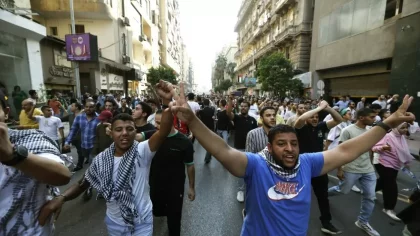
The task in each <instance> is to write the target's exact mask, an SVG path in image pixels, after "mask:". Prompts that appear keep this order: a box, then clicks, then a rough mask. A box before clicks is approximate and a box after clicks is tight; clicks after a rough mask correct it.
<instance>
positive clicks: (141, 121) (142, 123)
mask: <svg viewBox="0 0 420 236" xmlns="http://www.w3.org/2000/svg"><path fill="white" fill-rule="evenodd" d="M135 123H136V126H137V127H142V126H145V125H146V124H147V120H144V119H136V121H135Z"/></svg>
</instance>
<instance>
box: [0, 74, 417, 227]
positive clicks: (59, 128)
mask: <svg viewBox="0 0 420 236" xmlns="http://www.w3.org/2000/svg"><path fill="white" fill-rule="evenodd" d="M179 87H180V89H179V91H177V89H176V88H175V86H173V85H171V84H170V83H167V82H164V81H161V82H160V83H159V84H158V85H157V86H156V89H155V91H156V94H151V95H150V96H148V97H144V98H140V97H138V96H133V97H122V96H120V95H115V96H113V95H103V94H100V95H98V96H96V95H94V96H90V95H89V94H85V95H84V96H83V98H81V99H80V100H77V99H71V100H70V102H69V103H68V104H65V103H64V102H60V97H61V96H60V94H59V93H58V94H55V95H54V96H53V97H52V98H51V100H49V101H48V102H47V104H45V105H43V106H41V107H40V108H37V94H36V91H35V93H33V92H32V93H31V97H30V98H28V97H26V98H24V96H23V95H22V94H21V95H19V96H20V97H22V99H21V101H20V102H21V112H20V113H19V114H20V115H19V121H10V122H9V123H10V124H11V126H10V127H9V128H12V129H8V127H7V126H6V124H5V123H2V122H6V121H8V120H9V119H8V116H7V115H8V113H9V110H10V109H9V105H8V98H7V96H5V95H4V94H3V93H2V92H1V91H0V102H1V110H0V136H1V138H0V152H1V153H4V155H1V157H0V161H1V164H0V189H2V190H1V191H0V216H1V217H0V235H51V234H52V233H53V221H54V219H55V218H57V217H58V215H59V212H60V211H61V207H62V206H63V204H65V202H67V201H71V200H73V199H75V198H77V197H78V196H80V195H83V196H84V198H85V199H86V200H88V199H90V198H91V197H92V194H93V193H92V192H93V191H92V190H93V189H95V190H96V191H97V193H98V197H100V198H104V199H105V200H106V208H107V210H106V215H105V224H106V227H107V230H108V234H109V235H152V232H153V216H155V217H161V216H166V217H167V222H168V223H167V224H168V229H169V234H170V235H180V234H181V218H182V206H183V199H184V192H185V189H184V188H185V187H184V186H185V181H186V179H187V177H188V190H187V195H188V199H189V200H191V201H193V200H194V199H195V194H196V193H195V168H194V146H193V143H194V142H195V141H196V140H197V141H198V142H199V143H200V145H201V146H202V147H203V148H204V149H205V150H206V151H207V152H206V155H205V156H204V157H203V159H204V161H205V163H209V162H211V160H212V158H215V159H216V160H217V161H219V162H220V163H221V164H222V165H223V166H224V167H225V168H226V169H227V170H228V171H229V172H230V173H231V174H232V175H234V176H237V177H240V178H243V179H244V184H243V185H242V186H238V187H239V191H238V193H237V196H236V198H237V200H238V201H239V202H244V210H243V217H244V224H243V227H242V232H241V235H306V233H307V231H308V224H309V216H310V204H311V189H313V191H314V194H315V196H316V198H317V203H318V205H319V209H320V213H321V216H320V221H321V225H322V228H321V231H322V232H324V233H327V234H331V235H335V234H340V233H341V232H342V231H341V230H340V229H337V228H336V227H335V226H334V225H333V224H332V215H331V212H330V203H329V197H332V196H336V195H340V194H346V193H348V192H349V191H350V190H353V191H357V192H360V194H361V195H362V200H361V210H360V215H359V216H358V217H357V220H356V222H355V225H356V226H357V227H359V228H360V229H361V230H363V231H364V232H366V233H367V234H368V235H380V234H379V232H377V231H376V230H375V229H374V228H373V227H372V226H371V225H370V224H369V221H370V218H371V215H372V211H373V208H374V206H375V198H376V194H375V193H376V192H377V191H382V192H383V198H384V209H383V212H384V213H385V214H386V215H388V216H389V217H390V218H391V219H393V220H396V221H401V220H403V221H404V223H405V224H406V228H405V229H404V233H405V234H404V235H417V234H416V233H419V225H420V221H419V217H420V213H418V211H419V202H420V201H419V190H418V189H417V190H415V191H414V194H413V195H412V196H411V200H412V202H413V205H412V206H411V207H409V208H407V209H406V210H405V211H403V212H402V213H401V214H397V213H396V212H395V211H394V208H395V205H396V201H397V197H398V188H397V182H396V178H397V173H398V171H399V170H400V169H401V168H405V170H408V169H409V165H410V162H411V161H412V160H413V157H412V156H411V154H410V152H409V150H408V146H407V141H406V139H407V137H408V136H409V134H410V132H415V131H417V129H418V125H416V123H415V117H414V115H412V114H411V113H409V112H407V109H408V108H409V106H410V103H411V101H412V98H409V97H408V96H405V97H404V98H403V99H401V100H400V99H399V97H398V95H394V96H390V97H389V98H388V99H387V98H385V96H383V95H381V96H379V97H378V99H377V100H375V101H373V102H372V103H371V104H368V103H367V102H366V99H364V98H362V99H361V100H360V102H358V103H357V104H356V103H355V102H353V101H352V100H351V98H350V96H344V97H341V98H339V99H338V100H337V101H335V100H333V101H332V103H328V102H326V101H323V100H321V99H318V100H303V99H290V98H282V99H280V98H266V97H255V96H236V95H235V94H231V95H229V96H217V95H215V96H201V97H200V96H196V95H195V94H193V93H189V94H186V93H185V91H184V88H183V85H180V86H179ZM15 96H16V95H15ZM14 101H15V100H14ZM14 106H15V109H17V108H16V104H14ZM66 121H68V122H69V124H70V130H69V134H68V135H67V137H65V135H64V132H63V129H64V126H63V122H66ZM7 137H8V138H7ZM232 138H233V147H231V146H230V145H229V140H230V139H232ZM71 146H74V147H75V148H76V150H77V161H76V166H75V168H74V169H71V170H69V168H66V167H67V166H69V165H68V163H66V162H69V158H68V157H67V156H66V153H68V152H70V149H71ZM86 165H87V168H86ZM334 169H337V177H338V178H339V179H340V183H339V185H337V186H334V187H331V188H328V182H329V181H328V175H327V173H328V172H330V171H332V170H334ZM70 171H74V172H76V171H85V173H84V175H83V177H82V178H81V179H80V180H79V181H78V182H77V183H76V184H74V185H72V186H70V187H69V188H67V189H66V190H65V191H64V192H62V193H59V192H57V191H56V189H54V188H53V186H60V185H65V184H67V183H68V182H69V180H70V177H71V172H70ZM376 172H377V173H378V175H379V178H378V179H377V178H376ZM310 186H312V188H311V187H310ZM53 189H54V191H51V190H53ZM413 209H414V210H413ZM416 210H417V214H413V211H416ZM416 217H417V218H416Z"/></svg>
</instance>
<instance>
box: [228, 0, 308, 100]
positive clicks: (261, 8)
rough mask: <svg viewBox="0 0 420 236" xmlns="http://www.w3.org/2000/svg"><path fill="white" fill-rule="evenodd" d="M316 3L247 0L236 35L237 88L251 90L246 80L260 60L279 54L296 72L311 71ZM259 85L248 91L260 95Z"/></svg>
mask: <svg viewBox="0 0 420 236" xmlns="http://www.w3.org/2000/svg"><path fill="white" fill-rule="evenodd" d="M313 2H314V1H312V0H257V1H253V0H244V1H243V2H242V4H241V7H240V10H239V13H238V21H237V23H236V26H235V32H237V33H238V52H237V53H236V54H235V60H236V63H237V68H236V71H237V74H238V79H237V81H236V83H237V89H239V90H243V91H245V90H247V88H245V87H244V86H243V84H242V82H243V79H244V78H245V77H248V78H249V77H251V78H252V77H254V73H255V70H256V66H257V65H258V60H259V59H260V58H262V57H263V56H265V55H267V54H269V53H272V52H274V51H279V52H282V53H284V55H285V56H286V57H287V58H289V59H290V60H291V62H292V63H293V66H294V69H295V70H299V71H301V72H307V71H309V59H310V48H311V30H312V19H313V11H314V8H313V7H314V6H313ZM259 88H260V87H259V85H257V86H256V87H255V88H253V89H248V93H249V94H254V95H259V90H260V89H259Z"/></svg>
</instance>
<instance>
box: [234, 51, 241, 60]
mask: <svg viewBox="0 0 420 236" xmlns="http://www.w3.org/2000/svg"><path fill="white" fill-rule="evenodd" d="M241 53H242V50H241V49H238V51H236V52H235V55H234V57H235V58H238V57H239V56H240V55H241Z"/></svg>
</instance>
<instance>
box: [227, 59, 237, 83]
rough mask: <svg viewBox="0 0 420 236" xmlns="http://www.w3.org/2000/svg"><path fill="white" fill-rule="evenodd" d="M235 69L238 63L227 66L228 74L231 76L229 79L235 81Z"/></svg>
mask: <svg viewBox="0 0 420 236" xmlns="http://www.w3.org/2000/svg"><path fill="white" fill-rule="evenodd" d="M235 67H236V63H234V62H229V64H227V66H226V73H227V74H228V75H229V77H230V78H231V79H232V80H233V79H234V78H235Z"/></svg>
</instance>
